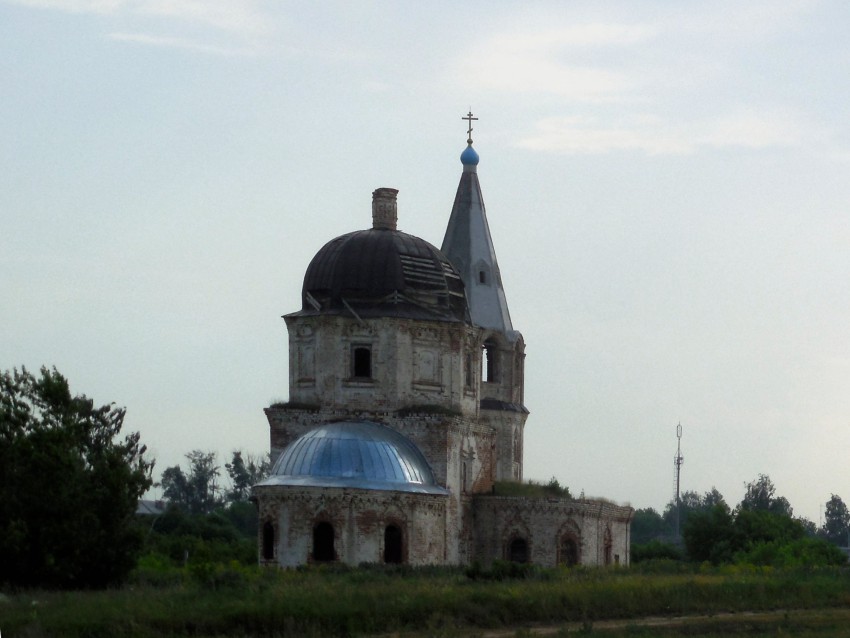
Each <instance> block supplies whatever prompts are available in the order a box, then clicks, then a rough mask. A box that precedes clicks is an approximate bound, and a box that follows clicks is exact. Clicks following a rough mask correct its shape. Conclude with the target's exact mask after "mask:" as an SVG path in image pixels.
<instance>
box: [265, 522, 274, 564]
mask: <svg viewBox="0 0 850 638" xmlns="http://www.w3.org/2000/svg"><path fill="white" fill-rule="evenodd" d="M273 558H274V525H272V524H271V523H269V522H268V521H266V522H265V523H263V560H272V559H273Z"/></svg>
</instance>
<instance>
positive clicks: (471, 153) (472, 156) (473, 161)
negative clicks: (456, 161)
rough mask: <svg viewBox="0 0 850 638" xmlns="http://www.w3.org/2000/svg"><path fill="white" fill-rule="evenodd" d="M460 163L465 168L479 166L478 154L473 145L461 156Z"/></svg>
mask: <svg viewBox="0 0 850 638" xmlns="http://www.w3.org/2000/svg"><path fill="white" fill-rule="evenodd" d="M460 161H461V164H463V165H464V166H478V153H476V152H475V149H474V148H472V144H469V145H468V146H467V147H466V149H465V150H464V151H463V153H461V154H460Z"/></svg>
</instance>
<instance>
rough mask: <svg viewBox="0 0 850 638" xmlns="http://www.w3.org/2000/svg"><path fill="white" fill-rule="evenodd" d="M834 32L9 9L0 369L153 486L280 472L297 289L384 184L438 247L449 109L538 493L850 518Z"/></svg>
mask: <svg viewBox="0 0 850 638" xmlns="http://www.w3.org/2000/svg"><path fill="white" fill-rule="evenodd" d="M848 26H850V4H848V3H847V2H846V0H835V1H833V2H829V1H825V2H816V1H814V2H793V1H788V2H786V1H781V0H767V1H764V2H759V1H754V2H746V3H742V2H738V1H737V0H733V1H729V2H696V1H694V2H676V3H672V2H667V1H666V0H665V1H659V2H631V1H626V0H621V1H618V2H617V1H615V2H570V3H565V2H562V1H560V0H558V1H553V2H522V3H519V2H483V1H482V2H476V1H471V2H465V3H461V4H458V3H456V2H378V1H375V2H365V1H363V2H360V1H358V2H348V1H339V2H330V1H329V2H318V3H317V2H285V3H282V2H275V1H272V0H269V1H267V2H262V1H249V0H241V1H240V0H183V1H176V0H174V1H169V0H20V1H10V0H0V299H2V312H0V366H2V368H3V369H9V368H12V367H20V366H21V365H25V366H27V367H28V368H31V369H34V370H37V369H38V368H39V367H40V366H41V365H49V366H52V365H55V366H56V367H57V368H58V369H59V371H60V372H62V373H63V374H64V375H66V376H67V377H68V378H69V380H70V381H71V384H72V389H73V390H74V391H76V392H79V393H85V394H87V395H88V396H89V397H91V398H93V399H94V400H95V401H96V402H98V403H108V402H112V401H114V402H115V403H117V404H118V405H122V406H126V407H127V410H128V415H127V419H126V421H125V428H127V429H128V430H139V431H141V433H142V440H143V442H145V443H146V444H147V445H148V447H149V449H150V451H151V452H152V454H153V456H154V457H155V458H156V459H157V470H158V471H161V470H163V469H164V468H165V467H167V466H169V465H174V464H176V463H178V462H181V461H182V455H183V454H185V453H186V452H188V451H190V450H192V449H194V448H200V449H204V450H207V449H209V450H216V451H218V452H219V455H220V459H221V460H222V462H224V461H225V460H227V457H228V456H229V454H230V452H231V451H232V450H233V449H237V448H242V449H244V450H246V451H250V452H255V453H260V452H264V451H266V450H267V449H268V425H267V422H266V420H265V417H264V415H263V411H262V409H263V407H265V406H267V405H268V404H269V403H270V402H272V401H275V400H281V399H286V397H287V383H288V377H287V345H286V329H285V325H284V322H283V320H282V319H281V318H280V317H281V315H283V314H285V313H288V312H292V311H295V310H297V309H298V308H299V307H300V288H301V283H302V278H303V274H304V271H305V269H306V267H307V264H308V263H309V261H310V259H311V258H312V256H313V255H314V254H315V253H316V251H317V250H318V249H319V248H320V247H321V246H322V245H323V244H324V243H325V242H327V241H328V240H330V239H332V238H333V237H335V236H337V235H340V234H343V233H346V232H350V231H353V230H358V229H361V228H366V227H369V226H370V224H371V219H370V214H371V213H370V210H371V209H370V206H371V192H372V190H374V189H375V188H378V187H384V186H386V187H393V188H397V189H399V191H400V192H399V228H400V229H401V230H404V231H406V232H409V233H412V234H415V235H418V236H421V237H423V238H425V239H427V240H428V241H430V242H431V243H433V244H436V245H438V246H439V244H440V243H441V241H442V237H443V233H444V230H445V225H446V223H447V221H448V217H449V213H450V211H451V206H452V201H453V198H454V193H455V189H456V188H457V184H458V180H459V178H460V174H461V168H462V167H461V164H460V161H459V155H460V153H461V151H463V149H464V147H465V140H466V122H464V121H463V120H462V119H461V116H462V115H464V114H465V113H466V112H467V111H468V110H469V109H470V108H471V109H472V110H473V112H474V113H475V115H476V116H478V117H479V118H480V119H479V121H478V122H477V123H476V125H475V132H474V134H473V135H474V138H475V148H476V150H477V151H478V153H479V155H480V156H481V163H480V164H479V167H478V174H479V178H480V181H481V185H482V189H483V193H484V199H485V203H486V206H487V214H488V218H489V222H490V229H491V232H492V235H493V239H494V242H495V245H496V251H497V254H498V258H499V264H500V267H501V272H502V278H503V281H504V284H505V289H506V292H507V297H508V303H509V306H510V309H511V314H512V318H513V323H514V327H515V328H517V329H518V330H520V331H521V332H522V333H523V335H524V337H525V340H526V343H527V360H526V401H527V405H528V408H529V409H530V411H531V416H530V417H529V420H528V423H527V427H526V439H525V441H526V444H525V474H526V478H532V479H538V480H544V481H545V480H548V479H549V478H550V477H551V476H556V477H557V478H558V479H559V480H560V481H561V483H563V484H566V485H568V486H569V487H570V489H571V490H572V491H573V493H574V494H576V495H577V494H579V493H581V492H582V491H584V493H585V494H586V495H587V496H605V497H607V498H610V499H613V500H615V501H618V502H622V503H630V504H631V505H632V506H634V507H636V508H637V507H655V508H657V509H661V508H662V507H663V506H664V504H665V503H666V502H667V501H668V500H670V498H671V497H672V496H673V493H674V472H673V469H674V468H673V458H674V455H675V451H676V424H677V423H679V422H681V424H682V427H683V431H684V434H683V437H682V448H683V455H684V458H685V461H684V465H683V472H682V487H683V489H693V490H697V491H699V492H705V491H707V490H709V489H711V488H712V487H713V486H716V487H717V489H719V490H720V491H721V493H723V495H724V496H725V497H726V499H727V501H729V503H730V504H731V505H734V504H736V503H738V502H739V501H740V500H741V497H742V496H743V493H744V484H745V483H746V482H748V481H751V480H753V479H754V478H755V477H756V476H757V475H758V474H759V473H765V474H769V475H770V477H771V478H772V479H773V481H774V483H775V484H776V487H777V492H778V494H780V495H783V496H785V497H786V498H788V500H789V501H790V502H791V505H792V506H793V507H794V510H795V513H796V514H799V515H802V516H806V517H808V518H810V519H812V520H814V521H815V522H818V520H819V517H820V512H821V508H822V504H823V503H824V502H825V501H826V500H827V499H828V498H829V496H830V494H832V493H837V494H839V495H841V496H842V497H843V498H845V500H848V501H850V470H848V465H849V464H848V457H850V427H848V425H850V339H848V319H850V250H848V248H850V215H848V213H850V179H848V175H849V174H850V171H849V170H848V169H850V117H848V115H850V106H848V105H850V88H848V87H850V81H848V78H850V39H848V37H847V27H848Z"/></svg>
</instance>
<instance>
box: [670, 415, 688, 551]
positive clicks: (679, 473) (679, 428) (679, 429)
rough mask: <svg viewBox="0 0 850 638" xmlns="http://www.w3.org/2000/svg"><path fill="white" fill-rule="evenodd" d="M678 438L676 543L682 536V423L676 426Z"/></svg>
mask: <svg viewBox="0 0 850 638" xmlns="http://www.w3.org/2000/svg"><path fill="white" fill-rule="evenodd" d="M676 438H677V439H678V442H677V444H676V457H675V458H674V459H673V465H674V467H675V468H676V542H680V541H681V538H682V535H681V532H680V531H679V510H680V509H681V508H680V505H681V502H680V500H679V479H680V478H681V476H682V462H684V460H685V458H684V457H683V456H682V423H681V422H679V424H678V425H677V426H676Z"/></svg>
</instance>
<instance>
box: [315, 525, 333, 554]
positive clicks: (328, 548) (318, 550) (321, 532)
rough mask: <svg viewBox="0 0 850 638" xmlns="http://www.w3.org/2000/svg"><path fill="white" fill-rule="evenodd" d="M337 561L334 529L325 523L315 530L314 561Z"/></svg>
mask: <svg viewBox="0 0 850 638" xmlns="http://www.w3.org/2000/svg"><path fill="white" fill-rule="evenodd" d="M335 559H336V552H335V551H334V528H333V525H331V524H330V523H327V522H324V521H323V522H321V523H319V524H318V525H316V526H315V527H314V528H313V560H314V561H316V562H320V563H321V562H328V561H332V560H335Z"/></svg>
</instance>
